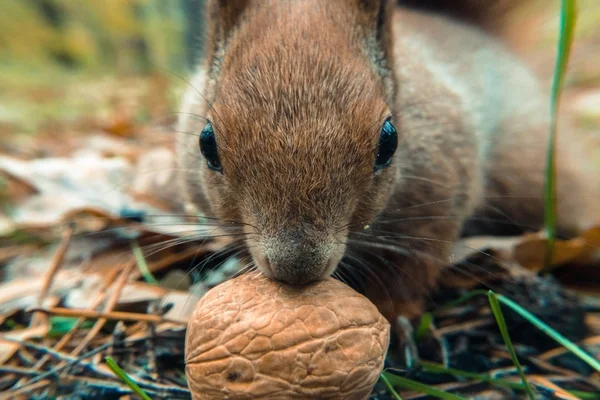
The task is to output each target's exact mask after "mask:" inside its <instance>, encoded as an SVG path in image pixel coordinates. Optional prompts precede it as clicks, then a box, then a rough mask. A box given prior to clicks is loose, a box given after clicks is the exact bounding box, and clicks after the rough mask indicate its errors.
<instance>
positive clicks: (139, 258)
mask: <svg viewBox="0 0 600 400" xmlns="http://www.w3.org/2000/svg"><path fill="white" fill-rule="evenodd" d="M131 250H132V251H133V255H134V256H135V261H136V263H137V266H138V268H139V269H140V272H141V273H142V276H143V277H144V280H145V281H146V282H148V283H151V284H153V285H158V281H157V280H156V278H154V275H152V272H150V268H148V264H146V259H145V258H144V254H143V253H142V249H140V246H139V245H138V243H137V241H135V240H134V241H133V242H132V243H131Z"/></svg>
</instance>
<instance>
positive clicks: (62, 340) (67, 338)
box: [32, 269, 119, 371]
mask: <svg viewBox="0 0 600 400" xmlns="http://www.w3.org/2000/svg"><path fill="white" fill-rule="evenodd" d="M118 272H119V270H118V269H115V270H113V271H112V272H111V274H110V275H109V276H108V278H107V280H106V286H105V288H104V290H103V291H102V292H101V293H99V294H98V296H97V297H96V299H94V301H93V302H92V304H91V305H90V309H94V308H96V307H97V306H98V305H99V304H100V303H101V302H102V300H104V297H105V296H106V289H107V288H108V286H110V285H111V284H112V283H113V281H114V280H115V278H116V277H117V274H118ZM85 321H86V318H85V317H80V318H79V319H78V320H77V321H75V324H74V325H73V327H72V328H71V329H70V330H69V332H67V333H66V334H64V335H63V336H62V337H61V338H60V340H59V341H58V342H57V343H56V344H55V345H54V347H53V349H54V350H55V351H60V350H62V348H63V347H64V346H65V345H66V344H67V343H69V341H70V340H71V338H72V337H73V335H75V333H76V332H77V330H78V329H79V327H80V326H81V324H83V323H84V322H85ZM49 358H50V357H49V356H48V355H47V354H46V355H44V356H43V357H42V358H41V359H40V360H39V361H38V362H37V363H36V364H35V365H34V366H33V368H32V369H33V370H34V371H38V370H39V369H40V368H42V367H43V366H44V364H45V363H46V362H47V361H48V359H49Z"/></svg>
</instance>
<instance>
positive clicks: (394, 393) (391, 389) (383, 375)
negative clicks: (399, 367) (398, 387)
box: [379, 373, 402, 400]
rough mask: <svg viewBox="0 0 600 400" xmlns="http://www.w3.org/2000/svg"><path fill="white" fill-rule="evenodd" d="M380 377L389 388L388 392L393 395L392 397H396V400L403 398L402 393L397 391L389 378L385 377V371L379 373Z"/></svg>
mask: <svg viewBox="0 0 600 400" xmlns="http://www.w3.org/2000/svg"><path fill="white" fill-rule="evenodd" d="M379 379H381V381H382V382H383V384H384V385H385V387H386V388H387V390H388V392H389V393H390V394H391V395H392V397H393V398H394V399H396V400H402V397H400V395H399V394H398V392H396V391H395V390H394V387H393V386H392V384H391V383H390V381H388V379H387V378H386V377H385V373H383V374H381V375H379Z"/></svg>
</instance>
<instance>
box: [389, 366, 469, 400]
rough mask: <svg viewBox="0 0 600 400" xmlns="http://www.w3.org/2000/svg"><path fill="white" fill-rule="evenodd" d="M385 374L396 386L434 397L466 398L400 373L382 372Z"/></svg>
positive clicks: (444, 399) (447, 398) (453, 399)
mask: <svg viewBox="0 0 600 400" xmlns="http://www.w3.org/2000/svg"><path fill="white" fill-rule="evenodd" d="M381 375H382V376H385V378H386V379H387V380H388V383H390V384H392V385H396V386H401V387H403V388H405V389H408V390H412V391H415V392H418V393H425V394H428V395H430V396H433V397H437V398H438V399H442V400H466V399H465V398H464V397H461V396H457V395H455V394H452V393H448V392H444V391H442V390H439V389H437V388H435V387H433V386H429V385H425V384H424V383H421V382H417V381H413V380H412V379H408V378H404V377H401V376H398V375H394V374H390V373H387V372H384V373H383V374H381ZM384 382H385V381H384Z"/></svg>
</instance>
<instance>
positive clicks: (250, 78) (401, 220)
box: [177, 0, 597, 321]
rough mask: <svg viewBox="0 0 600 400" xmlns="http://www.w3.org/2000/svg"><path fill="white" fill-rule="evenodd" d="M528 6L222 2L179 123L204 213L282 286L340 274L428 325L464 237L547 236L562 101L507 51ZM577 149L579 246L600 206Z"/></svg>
mask: <svg viewBox="0 0 600 400" xmlns="http://www.w3.org/2000/svg"><path fill="white" fill-rule="evenodd" d="M520 2H521V1H520V0H503V1H498V2H493V4H492V2H487V1H480V0H453V1H446V0H423V1H420V0H419V1H415V0H406V1H399V2H397V1H386V0H327V1H323V0H297V1H284V0H208V1H207V4H206V9H205V19H206V38H205V46H206V47H205V54H204V58H203V62H202V63H201V65H199V67H200V68H199V72H198V73H197V74H196V75H195V76H194V78H193V80H192V82H191V85H190V88H189V90H187V91H186V94H185V96H184V100H183V105H182V110H181V111H182V112H181V117H180V119H179V121H178V124H179V127H178V129H179V131H180V132H181V133H180V134H179V135H178V140H177V154H178V155H177V159H178V161H179V163H180V165H179V170H180V171H181V173H180V177H179V183H180V188H181V193H182V194H183V196H184V197H185V201H186V203H187V205H188V209H189V210H191V211H194V212H199V213H201V214H203V215H205V216H207V217H209V218H214V219H216V220H217V221H219V224H218V225H219V227H220V228H221V232H222V233H223V234H224V235H230V236H231V241H232V243H234V242H235V243H237V244H238V245H240V246H241V247H242V249H243V250H244V251H245V254H246V255H247V257H248V258H249V260H250V262H251V264H252V265H253V266H255V267H256V268H257V269H258V270H259V271H260V272H262V273H263V274H264V275H266V276H267V277H269V278H272V279H276V280H279V281H283V282H287V283H289V284H296V285H300V284H305V283H309V282H312V281H315V280H320V279H324V278H327V277H329V276H330V275H332V274H333V275H334V276H336V277H339V278H340V279H347V280H348V281H352V285H353V286H354V287H355V288H357V290H360V291H361V292H362V293H364V294H365V295H366V296H367V297H368V298H369V299H370V300H371V301H373V302H374V303H375V304H376V305H377V306H378V307H379V309H380V311H381V312H382V313H383V314H384V315H385V316H386V317H387V318H388V319H390V320H391V321H392V320H394V318H396V317H397V316H399V315H402V316H406V317H407V318H412V317H415V316H418V315H419V313H421V312H422V310H423V307H424V304H425V300H426V298H427V296H428V295H429V293H430V292H431V291H432V290H434V288H435V287H436V283H437V281H438V278H439V275H440V272H441V271H442V270H443V268H444V267H445V266H447V265H449V263H450V262H449V259H450V256H451V249H452V245H453V243H455V242H456V240H457V239H459V238H460V236H461V235H465V234H474V233H479V232H499V233H501V232H506V231H507V229H505V228H510V229H508V230H511V229H512V230H515V231H519V232H522V231H535V230H537V229H540V228H541V227H543V219H544V195H543V193H544V168H545V163H546V146H547V143H548V137H549V136H548V135H549V121H550V120H549V96H548V95H547V93H546V91H545V90H542V89H541V88H540V84H539V83H538V82H537V80H536V78H535V77H534V74H533V73H532V72H531V71H530V70H529V69H528V68H527V67H526V65H525V64H524V63H523V62H522V61H521V60H519V59H518V57H517V56H516V55H514V54H513V52H512V51H511V49H510V48H509V46H507V45H506V44H505V43H504V41H503V39H502V36H501V34H499V33H498V32H499V31H500V30H501V28H502V19H503V18H504V17H505V13H504V11H506V10H509V9H510V8H511V7H513V6H515V5H517V4H519V3H520ZM561 136H565V135H559V145H558V156H557V157H558V158H557V166H558V171H557V199H558V200H557V210H558V211H557V219H558V221H557V223H558V229H559V232H560V233H561V234H565V235H572V234H575V233H577V232H579V231H580V230H581V229H583V227H585V226H586V224H589V223H590V220H591V216H592V215H593V213H595V212H597V206H596V202H594V201H593V196H590V195H589V187H590V186H591V183H590V180H589V179H590V177H589V176H588V175H586V174H584V173H582V169H581V168H580V166H581V157H580V155H579V153H578V152H577V151H576V149H575V146H574V145H572V142H573V140H571V139H572V138H570V137H567V138H565V139H564V140H562V139H560V138H561ZM566 136H568V135H566ZM595 215H597V214H595Z"/></svg>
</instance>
